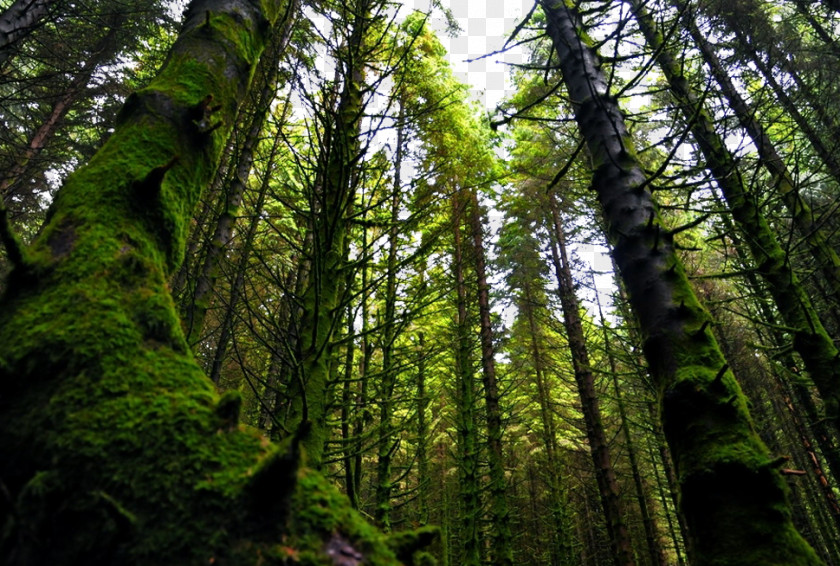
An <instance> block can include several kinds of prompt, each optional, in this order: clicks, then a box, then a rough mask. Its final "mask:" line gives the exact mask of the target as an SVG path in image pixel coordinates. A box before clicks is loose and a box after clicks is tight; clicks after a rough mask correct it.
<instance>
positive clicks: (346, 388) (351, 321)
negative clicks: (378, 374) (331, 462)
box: [341, 306, 359, 509]
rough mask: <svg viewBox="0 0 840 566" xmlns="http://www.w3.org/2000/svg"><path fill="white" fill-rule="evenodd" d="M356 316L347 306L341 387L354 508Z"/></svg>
mask: <svg viewBox="0 0 840 566" xmlns="http://www.w3.org/2000/svg"><path fill="white" fill-rule="evenodd" d="M355 322H356V317H355V316H354V313H353V309H352V308H351V307H349V306H348V307H347V336H348V340H347V351H346V352H345V353H344V383H343V384H342V388H341V440H342V443H343V447H344V454H343V458H342V460H343V463H344V489H345V490H346V491H347V498H348V499H349V500H350V504H351V505H352V506H353V508H354V509H358V508H359V494H358V491H357V490H356V482H355V481H354V471H353V464H354V456H355V455H354V454H353V449H354V448H355V446H356V443H355V442H354V440H355V439H354V438H353V437H352V436H351V430H350V425H351V424H352V421H351V419H352V417H353V411H351V407H354V406H355V410H356V411H358V410H359V408H358V405H357V404H356V403H355V400H354V399H353V385H352V383H353V365H354V363H355V362H354V358H355V353H356V343H355V341H354V340H352V339H350V338H349V337H351V336H353V334H354V333H355V331H356V327H355Z"/></svg>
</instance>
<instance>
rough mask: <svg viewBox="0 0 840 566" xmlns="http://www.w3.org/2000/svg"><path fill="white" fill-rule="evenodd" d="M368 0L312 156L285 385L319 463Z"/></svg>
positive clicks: (350, 199) (297, 426)
mask: <svg viewBox="0 0 840 566" xmlns="http://www.w3.org/2000/svg"><path fill="white" fill-rule="evenodd" d="M369 4H370V2H369V0H358V1H357V2H352V3H351V4H350V5H348V10H347V11H348V12H350V13H352V20H351V21H350V22H349V23H348V26H350V27H349V29H350V33H349V37H348V40H347V45H345V46H342V49H341V50H342V52H343V54H344V56H343V57H342V60H341V61H340V62H339V64H340V65H341V66H342V74H341V77H342V80H343V85H342V90H341V95H340V96H339V101H338V105H337V108H336V110H335V112H334V115H333V117H332V118H333V119H332V120H331V122H329V123H326V124H324V128H325V131H324V132H323V134H322V135H323V140H324V141H323V143H324V147H323V148H322V151H321V156H320V157H319V167H320V168H321V173H322V174H321V180H322V182H321V183H320V186H318V187H317V188H316V189H314V190H313V194H312V195H311V203H310V206H311V214H313V215H314V217H313V222H312V225H313V230H312V233H313V246H312V261H311V269H310V275H309V287H308V288H307V289H306V291H304V294H303V297H302V298H301V306H302V311H303V313H302V316H301V322H300V329H301V330H300V352H301V354H300V355H301V359H300V361H299V363H298V367H297V371H296V375H295V377H294V378H293V380H292V383H291V384H290V391H291V395H290V398H291V406H290V410H289V413H288V415H287V422H286V428H287V429H288V430H290V431H297V432H296V433H295V434H299V435H300V436H301V437H302V442H303V446H304V448H305V450H306V456H307V462H308V464H309V465H311V466H313V467H316V468H317V467H320V465H321V459H322V456H323V452H324V447H325V444H326V440H327V407H328V405H329V402H330V383H331V379H330V373H331V372H330V368H331V360H332V351H333V334H334V333H335V329H336V328H337V327H338V325H339V319H340V318H341V316H340V313H341V311H342V309H341V308H340V306H341V305H340V302H341V290H342V288H343V279H344V278H345V276H346V275H345V274H346V271H347V270H346V269H345V267H346V262H347V260H346V251H347V245H346V239H347V232H348V219H349V215H350V211H351V208H352V206H353V203H354V200H355V184H356V183H357V181H358V179H357V175H356V173H355V170H356V167H358V164H359V161H360V152H361V151H363V149H362V148H361V147H360V143H359V128H360V125H361V119H362V111H363V101H362V86H363V85H362V82H363V80H364V78H363V75H364V65H365V58H364V53H365V51H366V49H367V48H366V46H365V45H364V38H365V36H366V35H367V30H368V28H369V26H370V25H371V19H370V13H369Z"/></svg>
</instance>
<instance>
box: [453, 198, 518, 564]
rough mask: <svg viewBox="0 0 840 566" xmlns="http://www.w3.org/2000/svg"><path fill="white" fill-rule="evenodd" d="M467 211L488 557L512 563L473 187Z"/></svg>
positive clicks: (499, 411) (489, 324)
mask: <svg viewBox="0 0 840 566" xmlns="http://www.w3.org/2000/svg"><path fill="white" fill-rule="evenodd" d="M468 199H469V202H468V203H466V204H467V205H466V207H465V208H466V213H467V214H468V216H469V220H468V221H469V223H470V232H471V233H472V260H473V265H474V267H475V276H476V285H477V292H478V316H479V327H480V333H479V340H480V343H481V377H482V383H483V385H484V409H485V412H486V414H487V448H488V452H489V453H488V460H489V467H490V485H489V486H488V491H489V492H490V496H489V497H490V514H491V518H490V521H491V525H492V526H491V529H490V532H491V535H490V538H491V543H490V544H491V552H492V556H491V560H492V561H493V564H496V565H497V566H512V564H513V547H512V537H513V535H512V534H511V530H510V511H509V510H508V504H507V499H506V496H505V492H506V484H507V482H506V481H505V461H504V449H503V446H502V434H503V431H502V409H501V407H500V406H499V385H498V380H497V378H496V359H495V353H494V347H493V325H492V322H491V319H490V285H489V284H488V283H487V265H486V264H487V260H486V258H485V255H486V254H485V252H484V231H483V230H482V227H481V226H482V217H481V210H480V208H479V204H478V195H477V194H476V192H475V190H473V189H471V190H469V194H468Z"/></svg>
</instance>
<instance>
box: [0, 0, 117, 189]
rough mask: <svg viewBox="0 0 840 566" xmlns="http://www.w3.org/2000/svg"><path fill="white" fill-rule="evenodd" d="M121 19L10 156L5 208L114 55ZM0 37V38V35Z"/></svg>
mask: <svg viewBox="0 0 840 566" xmlns="http://www.w3.org/2000/svg"><path fill="white" fill-rule="evenodd" d="M30 1H31V0H30ZM125 20H126V15H125V14H119V15H117V16H115V17H114V18H113V21H112V22H111V27H110V28H109V30H108V32H107V33H106V34H105V35H104V36H103V37H102V39H100V40H99V41H98V42H97V43H96V45H95V46H93V48H92V49H91V53H90V56H89V58H88V60H87V61H85V63H84V65H83V66H82V68H81V69H80V70H79V72H78V73H77V74H76V75H75V76H74V77H73V80H72V81H71V82H70V84H69V85H67V87H66V88H65V89H64V92H63V93H62V94H61V96H60V97H58V99H57V100H56V102H55V104H53V107H52V110H51V111H50V113H49V115H48V116H47V118H46V120H44V122H43V123H42V124H41V125H40V126H39V127H38V129H37V130H35V133H34V134H32V137H31V138H30V139H29V143H28V144H27V145H26V147H25V148H23V149H22V150H20V151H19V152H18V154H17V155H16V156H15V157H14V162H13V163H11V164H8V166H7V168H6V170H5V171H3V177H2V179H0V198H2V199H3V201H4V202H5V203H6V205H7V206H9V205H11V203H12V199H13V197H14V196H15V195H16V194H18V193H20V192H22V190H23V189H22V186H23V184H24V183H25V182H27V181H29V180H30V179H29V177H31V173H32V171H33V167H34V164H33V160H35V159H36V158H37V157H38V154H39V153H41V151H43V149H44V147H46V145H47V144H48V143H49V141H50V139H51V138H52V137H53V136H54V135H55V132H56V130H58V128H59V126H60V124H61V121H62V119H63V118H64V117H65V116H66V115H67V113H68V112H69V111H70V109H71V108H72V106H73V104H74V103H75V102H76V100H78V98H79V97H80V96H81V95H82V93H83V92H84V90H85V87H87V85H88V83H89V82H90V79H91V77H92V76H93V74H94V73H95V72H96V70H97V69H99V68H100V66H101V65H102V64H103V63H105V62H107V61H110V60H111V59H112V58H113V57H114V55H115V54H116V52H117V49H118V48H119V47H120V46H119V45H118V44H117V41H116V38H117V33H118V32H119V31H120V27H121V26H122V25H123V23H125ZM0 36H2V35H1V34H0ZM0 53H2V52H0Z"/></svg>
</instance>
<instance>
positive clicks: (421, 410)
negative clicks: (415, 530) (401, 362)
mask: <svg viewBox="0 0 840 566" xmlns="http://www.w3.org/2000/svg"><path fill="white" fill-rule="evenodd" d="M417 356H418V357H417V487H418V489H419V490H420V493H419V495H418V498H419V505H418V507H419V510H418V511H419V512H418V515H419V519H418V521H419V523H420V525H427V524H428V523H429V496H428V492H427V491H426V488H427V487H428V486H430V485H431V477H430V476H429V455H428V442H429V424H428V422H427V421H426V410H427V409H428V407H429V397H428V393H427V392H426V335H425V333H423V332H422V331H420V332H418V333H417Z"/></svg>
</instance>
